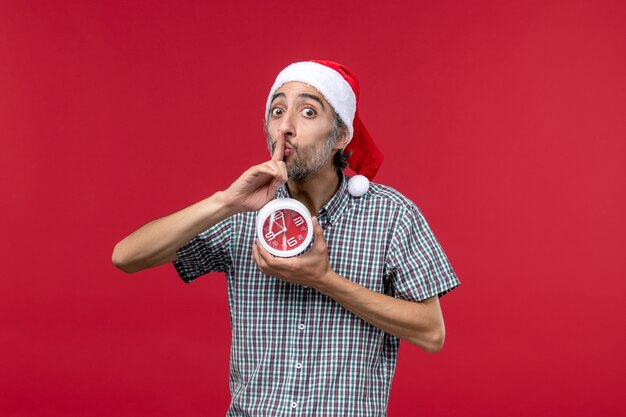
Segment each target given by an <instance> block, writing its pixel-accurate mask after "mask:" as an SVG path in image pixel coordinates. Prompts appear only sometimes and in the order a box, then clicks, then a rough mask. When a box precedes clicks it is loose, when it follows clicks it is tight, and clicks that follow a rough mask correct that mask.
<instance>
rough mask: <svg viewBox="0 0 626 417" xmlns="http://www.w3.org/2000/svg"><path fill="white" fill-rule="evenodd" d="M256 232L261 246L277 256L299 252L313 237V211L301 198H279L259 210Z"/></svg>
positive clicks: (302, 250) (284, 256)
mask: <svg viewBox="0 0 626 417" xmlns="http://www.w3.org/2000/svg"><path fill="white" fill-rule="evenodd" d="M256 234H257V237H258V238H259V242H261V245H262V246H263V247H264V248H265V249H266V250H267V251H268V252H269V253H271V254H272V255H274V256H279V257H281V258H288V257H290V256H296V255H299V254H300V253H302V252H304V251H305V250H306V249H307V248H308V247H309V244H310V243H311V240H312V239H313V221H312V220H311V214H310V213H309V210H308V209H307V208H306V206H305V205H304V204H302V203H301V202H299V201H298V200H294V199H293V198H277V199H275V200H272V201H270V202H269V203H267V204H266V205H265V206H263V208H262V209H261V210H260V211H259V214H258V216H257V219H256Z"/></svg>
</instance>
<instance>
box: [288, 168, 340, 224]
mask: <svg viewBox="0 0 626 417" xmlns="http://www.w3.org/2000/svg"><path fill="white" fill-rule="evenodd" d="M339 175H340V179H339V189H338V190H337V192H336V193H335V195H334V196H333V197H332V198H331V199H330V200H329V201H328V203H326V204H324V206H323V207H322V208H321V209H320V211H319V213H317V220H318V222H319V224H320V225H321V226H322V228H323V229H325V228H326V227H327V226H328V225H333V224H335V223H336V222H337V220H339V218H340V217H341V214H342V213H343V212H344V209H345V208H346V206H347V205H348V202H349V201H350V194H349V193H348V178H346V176H345V175H344V174H343V172H341V171H340V174H339ZM276 198H291V195H290V194H289V190H288V189H287V184H284V185H282V186H281V187H279V188H278V190H277V191H276Z"/></svg>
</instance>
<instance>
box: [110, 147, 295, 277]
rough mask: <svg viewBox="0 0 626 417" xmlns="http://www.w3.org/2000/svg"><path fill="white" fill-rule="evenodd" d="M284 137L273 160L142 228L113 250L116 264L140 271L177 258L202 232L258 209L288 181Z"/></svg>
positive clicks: (127, 269)
mask: <svg viewBox="0 0 626 417" xmlns="http://www.w3.org/2000/svg"><path fill="white" fill-rule="evenodd" d="M284 149H285V142H284V138H282V137H280V138H278V139H277V142H276V146H275V151H274V153H273V154H272V159H271V160H269V161H267V162H265V163H263V164H260V165H256V166H253V167H252V168H250V169H248V170H247V171H246V172H244V173H243V174H242V175H241V176H240V177H239V178H238V179H237V180H236V181H235V182H234V183H233V184H232V185H231V186H230V187H229V188H228V189H227V190H225V191H219V192H217V193H215V194H213V195H212V196H211V197H209V198H207V199H205V200H202V201H200V202H198V203H196V204H194V205H191V206H189V207H187V208H185V209H183V210H180V211H178V212H176V213H173V214H171V215H169V216H166V217H162V218H160V219H157V220H154V221H152V222H150V223H148V224H146V225H144V226H143V227H141V228H139V229H138V230H136V231H135V232H133V233H132V234H130V235H129V236H127V237H126V238H125V239H123V240H122V241H121V242H119V243H118V244H117V245H116V246H115V249H113V257H112V258H113V259H112V260H113V264H114V265H115V266H116V267H118V268H119V269H121V270H122V271H124V272H129V273H132V272H137V271H141V270H143V269H146V268H151V267H154V266H158V265H162V264H164V263H168V262H172V261H175V260H176V259H177V256H176V252H177V251H178V249H180V248H181V247H183V246H184V245H185V244H186V243H187V242H189V241H190V240H191V239H193V238H194V237H195V236H197V235H198V234H199V233H201V232H203V231H205V230H207V229H209V228H210V227H212V226H214V225H216V224H217V223H219V222H220V221H222V220H224V219H226V218H228V217H230V216H232V215H234V214H236V213H240V212H243V211H254V210H258V209H260V208H261V207H263V205H264V204H265V203H267V202H268V201H270V200H271V199H272V198H274V195H275V193H276V189H277V188H278V187H279V186H280V185H282V184H284V183H285V182H286V181H287V168H286V166H285V163H284V162H283V156H284Z"/></svg>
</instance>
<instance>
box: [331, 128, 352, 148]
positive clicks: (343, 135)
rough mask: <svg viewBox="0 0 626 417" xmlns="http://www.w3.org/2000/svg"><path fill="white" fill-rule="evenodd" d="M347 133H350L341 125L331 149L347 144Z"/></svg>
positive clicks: (343, 146)
mask: <svg viewBox="0 0 626 417" xmlns="http://www.w3.org/2000/svg"><path fill="white" fill-rule="evenodd" d="M349 134H350V133H349V132H348V128H346V127H345V126H341V133H340V135H339V138H337V141H336V142H335V146H334V147H333V149H344V148H345V147H346V146H347V145H348V135H349Z"/></svg>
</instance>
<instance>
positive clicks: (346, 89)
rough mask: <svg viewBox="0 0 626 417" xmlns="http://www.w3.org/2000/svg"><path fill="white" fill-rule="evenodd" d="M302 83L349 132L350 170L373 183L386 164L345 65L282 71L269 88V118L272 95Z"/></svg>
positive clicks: (315, 65)
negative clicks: (285, 86)
mask: <svg viewBox="0 0 626 417" xmlns="http://www.w3.org/2000/svg"><path fill="white" fill-rule="evenodd" d="M291 81H299V82H302V83H305V84H308V85H310V86H311V87H313V88H315V89H316V90H317V91H319V92H320V93H321V94H322V95H323V96H324V98H325V99H326V101H327V102H328V103H329V104H330V105H331V106H332V108H333V109H334V110H335V112H336V113H337V114H338V115H339V117H341V120H342V121H343V122H344V123H345V124H346V127H347V129H348V134H349V139H348V145H347V146H346V149H345V150H346V153H348V154H349V155H350V157H349V158H348V162H349V164H350V168H351V169H352V170H353V171H354V172H356V173H357V174H361V175H364V176H366V177H367V178H368V179H370V180H372V179H373V178H374V176H375V175H376V172H378V168H380V166H381V165H382V163H383V154H382V152H381V151H380V150H379V149H378V147H377V146H376V143H375V142H374V139H372V137H371V136H370V134H369V132H368V131H367V129H366V128H365V125H364V124H363V122H362V121H361V119H360V118H359V109H358V101H359V91H360V88H359V82H358V80H357V78H356V75H355V74H354V73H353V72H352V71H351V70H350V69H349V68H347V67H346V66H345V65H341V64H338V63H336V62H332V61H307V62H296V63H295V64H291V65H289V66H288V67H287V68H285V69H284V70H282V71H281V72H280V73H279V74H278V76H277V77H276V81H274V85H272V88H271V89H270V93H269V96H268V98H267V105H266V108H265V118H266V120H267V118H268V117H269V111H270V105H271V102H272V96H273V95H274V93H276V90H278V89H279V88H280V86H282V85H283V84H285V83H288V82H291Z"/></svg>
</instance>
